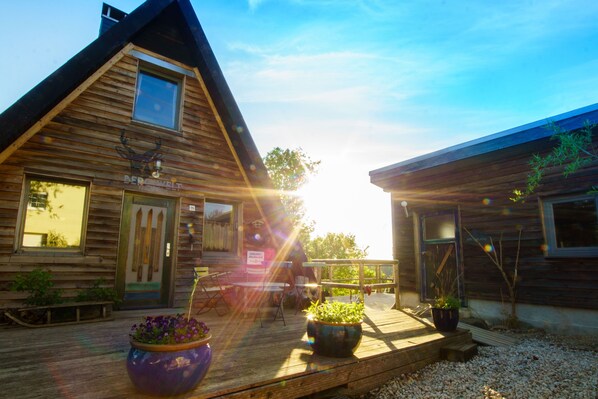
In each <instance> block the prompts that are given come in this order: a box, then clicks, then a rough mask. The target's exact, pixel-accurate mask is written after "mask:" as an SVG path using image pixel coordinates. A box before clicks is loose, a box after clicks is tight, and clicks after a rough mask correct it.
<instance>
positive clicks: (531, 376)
mask: <svg viewBox="0 0 598 399" xmlns="http://www.w3.org/2000/svg"><path fill="white" fill-rule="evenodd" d="M510 334H513V333H510ZM513 335H514V336H516V337H518V338H519V339H520V341H519V343H518V344H517V345H515V346H511V347H489V346H486V347H482V346H480V347H479V348H478V349H479V353H478V355H477V356H475V357H474V358H473V359H471V360H470V361H469V362H466V363H450V362H447V361H442V362H438V363H435V364H431V365H429V366H427V367H425V368H424V369H422V370H420V371H418V372H415V373H411V374H403V375H401V376H399V377H397V378H395V379H393V380H390V381H389V382H387V383H386V384H385V385H384V386H382V387H381V388H379V389H376V390H374V391H371V392H369V393H368V394H366V395H363V396H361V399H374V398H376V399H390V398H447V399H453V398H464V399H465V398H488V399H502V398H509V399H511V398H525V399H536V398H537V399H546V398H564V399H569V398H576V399H577V398H579V399H586V398H587V399H597V398H598V338H597V337H595V336H594V337H561V336H548V335H544V334H542V333H540V332H532V333H524V334H521V333H520V334H513Z"/></svg>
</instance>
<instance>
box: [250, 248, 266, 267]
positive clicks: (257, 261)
mask: <svg viewBox="0 0 598 399" xmlns="http://www.w3.org/2000/svg"><path fill="white" fill-rule="evenodd" d="M263 263H264V252H263V251H247V264H248V265H262V264H263Z"/></svg>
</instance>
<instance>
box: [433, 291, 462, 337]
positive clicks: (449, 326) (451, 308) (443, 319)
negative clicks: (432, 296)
mask: <svg viewBox="0 0 598 399" xmlns="http://www.w3.org/2000/svg"><path fill="white" fill-rule="evenodd" d="M460 307H461V302H460V301H459V299H458V298H456V297H454V296H453V295H450V294H446V295H441V296H439V297H437V298H436V300H435V301H434V304H433V306H432V320H433V321H434V326H435V327H436V329H437V330H438V331H442V332H451V331H455V330H456V329H457V324H459V308H460Z"/></svg>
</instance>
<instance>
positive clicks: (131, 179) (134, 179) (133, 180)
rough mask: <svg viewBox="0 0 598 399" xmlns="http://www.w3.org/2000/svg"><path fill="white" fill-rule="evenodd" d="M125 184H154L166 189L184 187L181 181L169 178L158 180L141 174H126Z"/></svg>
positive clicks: (174, 189)
mask: <svg viewBox="0 0 598 399" xmlns="http://www.w3.org/2000/svg"><path fill="white" fill-rule="evenodd" d="M124 182H125V184H134V185H136V186H154V187H160V188H164V189H166V190H172V191H179V190H180V189H182V188H183V185H182V184H181V183H177V182H171V181H168V180H157V179H150V178H143V177H141V176H129V175H125V179H124Z"/></svg>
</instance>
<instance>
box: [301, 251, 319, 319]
mask: <svg viewBox="0 0 598 399" xmlns="http://www.w3.org/2000/svg"><path fill="white" fill-rule="evenodd" d="M306 263H307V262H306ZM304 267H305V263H304ZM308 267H313V266H308ZM316 276H317V274H316ZM316 278H317V277H316ZM295 293H296V295H297V298H296V299H297V301H296V306H295V314H297V312H298V311H299V310H300V309H302V308H303V307H304V306H305V304H306V303H309V302H312V301H315V300H322V298H321V296H322V286H321V285H320V284H319V283H317V282H316V283H311V282H310V281H309V277H307V276H296V277H295Z"/></svg>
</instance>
